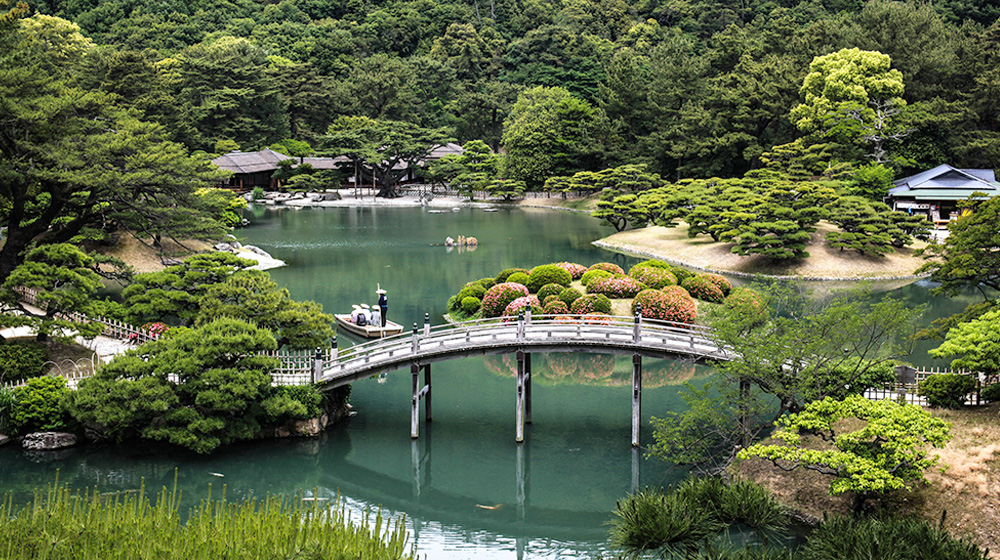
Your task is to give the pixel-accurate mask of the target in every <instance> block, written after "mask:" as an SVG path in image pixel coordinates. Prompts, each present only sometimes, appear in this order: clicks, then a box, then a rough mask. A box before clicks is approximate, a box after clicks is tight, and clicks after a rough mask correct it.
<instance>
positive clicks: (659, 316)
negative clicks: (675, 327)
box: [632, 289, 698, 323]
mask: <svg viewBox="0 0 1000 560" xmlns="http://www.w3.org/2000/svg"><path fill="white" fill-rule="evenodd" d="M682 291H683V290H670V291H669V292H668V291H663V290H653V289H648V290H643V291H641V292H639V294H638V295H636V296H635V299H634V300H633V301H632V313H633V314H635V310H636V304H637V303H638V304H642V308H641V314H642V316H643V317H645V318H647V319H656V320H658V321H672V322H675V323H693V322H694V320H695V319H696V318H697V317H698V311H697V306H696V305H695V303H694V300H693V299H691V297H690V296H688V295H686V294H683V293H681V292H682Z"/></svg>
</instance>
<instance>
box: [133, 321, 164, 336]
mask: <svg viewBox="0 0 1000 560" xmlns="http://www.w3.org/2000/svg"><path fill="white" fill-rule="evenodd" d="M139 328H140V329H142V330H144V331H146V333H147V334H149V335H150V336H152V337H156V338H159V336H160V335H161V334H163V333H165V332H167V329H169V328H170V327H169V326H167V325H166V323H161V322H159V321H156V322H154V323H146V324H144V325H143V326H141V327H139Z"/></svg>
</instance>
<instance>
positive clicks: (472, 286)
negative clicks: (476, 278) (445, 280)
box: [458, 282, 486, 301]
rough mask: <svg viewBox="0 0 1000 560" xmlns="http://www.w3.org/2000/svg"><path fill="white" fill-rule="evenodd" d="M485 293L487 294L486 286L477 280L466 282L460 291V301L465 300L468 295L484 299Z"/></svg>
mask: <svg viewBox="0 0 1000 560" xmlns="http://www.w3.org/2000/svg"><path fill="white" fill-rule="evenodd" d="M484 295H486V288H484V287H482V286H481V285H480V284H477V283H475V282H470V283H468V284H466V285H465V286H463V287H462V289H461V290H459V291H458V299H459V301H461V300H464V299H465V298H467V297H474V298H479V299H483V296H484Z"/></svg>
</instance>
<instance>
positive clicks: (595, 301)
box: [569, 294, 611, 315]
mask: <svg viewBox="0 0 1000 560" xmlns="http://www.w3.org/2000/svg"><path fill="white" fill-rule="evenodd" d="M569 309H570V311H572V312H573V314H574V315H586V314H587V313H594V312H597V313H611V300H610V299H608V296H606V295H604V294H588V295H585V296H580V297H578V298H577V299H576V301H574V302H573V305H571V306H570V307H569Z"/></svg>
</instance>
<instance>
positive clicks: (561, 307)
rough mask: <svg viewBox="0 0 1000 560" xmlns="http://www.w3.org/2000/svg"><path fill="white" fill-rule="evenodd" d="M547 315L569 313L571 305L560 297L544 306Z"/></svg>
mask: <svg viewBox="0 0 1000 560" xmlns="http://www.w3.org/2000/svg"><path fill="white" fill-rule="evenodd" d="M544 310H545V314H546V315H566V314H567V313H569V306H568V305H566V304H565V303H563V302H562V300H560V299H559V298H558V297H557V298H556V299H554V300H552V301H550V302H548V303H546V304H545V306H544Z"/></svg>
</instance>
